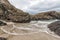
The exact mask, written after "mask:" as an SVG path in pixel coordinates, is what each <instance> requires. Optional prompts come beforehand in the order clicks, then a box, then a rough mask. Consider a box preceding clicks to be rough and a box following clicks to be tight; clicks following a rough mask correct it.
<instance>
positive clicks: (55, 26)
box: [48, 21, 60, 36]
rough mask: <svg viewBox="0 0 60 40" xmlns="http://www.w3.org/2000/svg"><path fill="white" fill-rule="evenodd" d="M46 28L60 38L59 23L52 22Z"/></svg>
mask: <svg viewBox="0 0 60 40" xmlns="http://www.w3.org/2000/svg"><path fill="white" fill-rule="evenodd" d="M48 28H49V29H50V30H51V31H52V32H54V33H55V34H57V35H59V36H60V21H56V22H53V23H51V24H49V25H48Z"/></svg>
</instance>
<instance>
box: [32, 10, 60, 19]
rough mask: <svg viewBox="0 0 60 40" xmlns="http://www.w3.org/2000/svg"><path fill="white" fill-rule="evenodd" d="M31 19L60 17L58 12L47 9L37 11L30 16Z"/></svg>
mask: <svg viewBox="0 0 60 40" xmlns="http://www.w3.org/2000/svg"><path fill="white" fill-rule="evenodd" d="M31 19H32V20H51V19H52V20H53V19H60V13H59V12H56V11H48V12H42V13H38V14H36V15H32V16H31Z"/></svg>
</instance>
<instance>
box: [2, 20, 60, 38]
mask: <svg viewBox="0 0 60 40" xmlns="http://www.w3.org/2000/svg"><path fill="white" fill-rule="evenodd" d="M55 21H58V20H49V21H31V22H30V23H25V24H21V23H12V22H10V23H9V22H7V24H8V25H7V26H3V27H1V30H3V31H4V32H5V33H7V34H10V35H28V34H33V33H38V32H45V33H47V34H49V35H52V36H54V37H57V38H60V37H59V36H57V35H56V34H54V33H53V32H51V31H50V30H49V28H48V25H49V24H50V23H52V22H55Z"/></svg>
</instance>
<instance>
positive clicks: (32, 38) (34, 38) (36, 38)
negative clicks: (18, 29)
mask: <svg viewBox="0 0 60 40" xmlns="http://www.w3.org/2000/svg"><path fill="white" fill-rule="evenodd" d="M0 36H2V37H6V38H7V39H8V40H60V38H56V37H53V36H51V35H49V34H46V33H44V32H39V33H34V34H30V35H20V36H14V35H8V34H2V35H0Z"/></svg>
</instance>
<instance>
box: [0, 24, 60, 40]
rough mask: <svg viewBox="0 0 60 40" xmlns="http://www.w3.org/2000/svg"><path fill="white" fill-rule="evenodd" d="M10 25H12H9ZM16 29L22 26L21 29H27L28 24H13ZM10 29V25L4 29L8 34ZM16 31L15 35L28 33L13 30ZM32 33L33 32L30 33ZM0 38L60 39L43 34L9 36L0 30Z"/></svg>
mask: <svg viewBox="0 0 60 40" xmlns="http://www.w3.org/2000/svg"><path fill="white" fill-rule="evenodd" d="M11 24H12V23H11ZM15 25H16V26H17V27H18V26H23V27H27V26H28V24H20V25H19V24H15ZM11 28H12V25H9V24H8V26H5V27H4V29H5V30H8V32H10V29H11ZM14 31H17V33H22V34H23V33H25V32H26V33H29V32H30V31H26V30H25V31H24V30H20V31H19V30H18V29H17V30H14ZM31 32H34V31H31ZM0 37H5V38H7V40H60V38H56V37H54V36H52V35H49V34H47V33H45V32H37V33H32V34H26V35H11V34H8V33H5V32H3V31H2V30H1V29H0Z"/></svg>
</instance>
